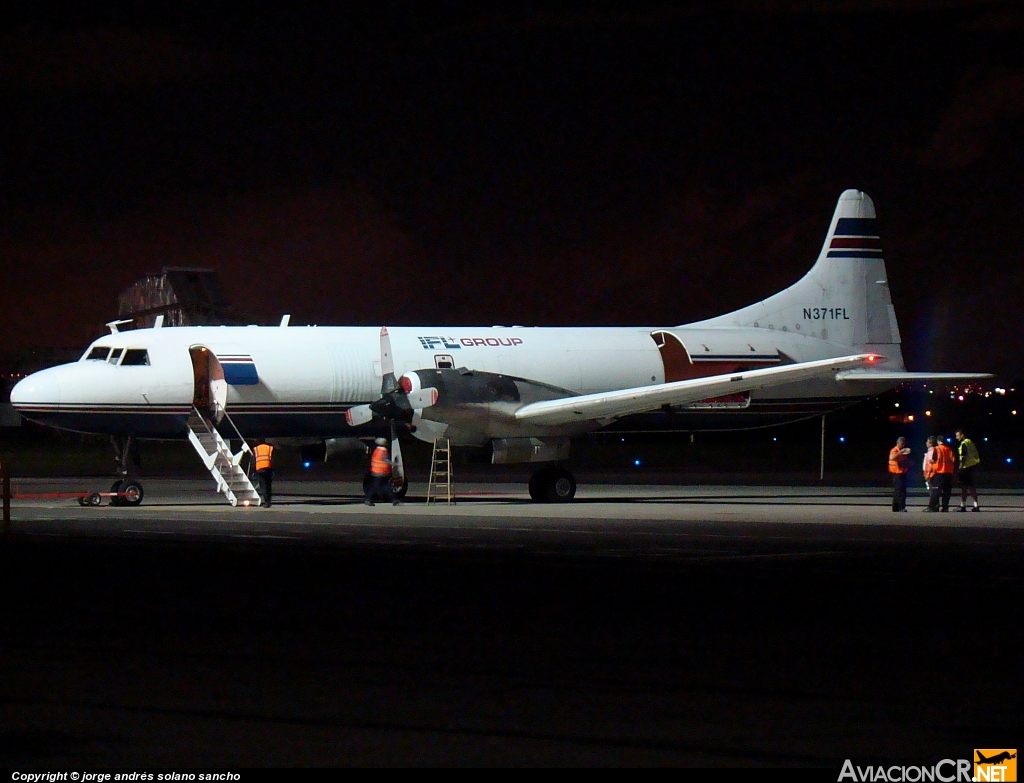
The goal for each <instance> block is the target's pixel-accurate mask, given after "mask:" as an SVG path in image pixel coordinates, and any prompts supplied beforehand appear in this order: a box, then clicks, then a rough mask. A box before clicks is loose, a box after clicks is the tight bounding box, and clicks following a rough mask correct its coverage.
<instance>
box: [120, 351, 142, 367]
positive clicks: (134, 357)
mask: <svg viewBox="0 0 1024 783" xmlns="http://www.w3.org/2000/svg"><path fill="white" fill-rule="evenodd" d="M128 364H130V365H142V364H145V365H148V364H149V351H147V350H146V349H145V348H129V349H128V350H127V351H125V352H124V358H123V359H122V360H121V366H122V367H124V366H125V365H128Z"/></svg>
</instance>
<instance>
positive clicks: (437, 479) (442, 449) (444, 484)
mask: <svg viewBox="0 0 1024 783" xmlns="http://www.w3.org/2000/svg"><path fill="white" fill-rule="evenodd" d="M442 499H443V500H445V501H447V503H448V505H449V506H451V505H454V504H455V490H454V488H453V487H452V442H451V440H449V439H448V438H445V439H444V440H435V441H434V456H433V457H432V458H431V460H430V482H429V483H428V484H427V503H428V504H430V503H439V502H441V500H442Z"/></svg>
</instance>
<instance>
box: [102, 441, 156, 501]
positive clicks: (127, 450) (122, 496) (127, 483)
mask: <svg viewBox="0 0 1024 783" xmlns="http://www.w3.org/2000/svg"><path fill="white" fill-rule="evenodd" d="M134 440H135V439H134V438H133V437H132V436H131V435H126V436H124V437H123V438H117V437H111V439H110V443H111V445H112V446H113V447H114V454H115V459H116V460H117V472H118V473H119V474H120V475H121V478H119V479H118V480H117V481H115V482H114V483H113V484H111V485H110V491H111V492H112V493H116V494H114V495H113V496H112V497H111V498H110V505H112V506H137V505H139V504H140V503H142V498H143V496H144V494H145V493H144V492H143V490H142V484H140V483H139V482H138V481H136V480H135V479H133V478H130V477H129V475H128V473H129V470H128V459H129V457H131V458H132V460H133V461H134V462H135V464H136V465H138V464H139V455H138V448H137V447H136V450H135V451H132V446H134V445H135V444H134ZM97 497H98V496H97ZM93 505H97V504H95V503H94V504H93Z"/></svg>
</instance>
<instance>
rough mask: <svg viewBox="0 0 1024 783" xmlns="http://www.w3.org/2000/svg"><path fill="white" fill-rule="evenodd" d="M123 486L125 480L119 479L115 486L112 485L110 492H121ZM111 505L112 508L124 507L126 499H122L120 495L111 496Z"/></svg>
mask: <svg viewBox="0 0 1024 783" xmlns="http://www.w3.org/2000/svg"><path fill="white" fill-rule="evenodd" d="M122 484H124V480H123V479H118V480H117V481H115V482H114V483H113V484H111V485H110V491H111V492H120V491H121V485H122ZM110 505H112V506H123V505H124V498H123V497H121V496H120V495H111V496H110Z"/></svg>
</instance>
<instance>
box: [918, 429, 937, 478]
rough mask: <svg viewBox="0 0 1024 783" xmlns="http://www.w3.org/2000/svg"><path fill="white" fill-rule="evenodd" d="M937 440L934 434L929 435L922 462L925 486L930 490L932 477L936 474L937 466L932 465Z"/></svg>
mask: <svg viewBox="0 0 1024 783" xmlns="http://www.w3.org/2000/svg"><path fill="white" fill-rule="evenodd" d="M937 442H938V441H937V440H936V439H935V436H934V435H931V436H929V437H928V440H926V441H925V452H924V461H923V462H922V463H921V472H922V473H923V474H924V488H925V489H927V490H929V491H930V490H931V488H932V484H931V478H932V476H934V475H935V466H934V465H932V452H933V451H934V449H935V444H936V443H937Z"/></svg>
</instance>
